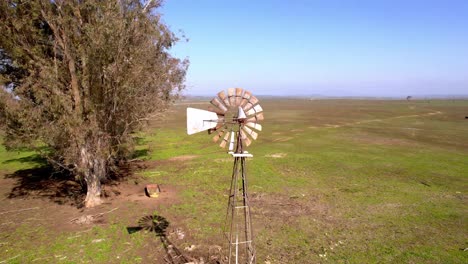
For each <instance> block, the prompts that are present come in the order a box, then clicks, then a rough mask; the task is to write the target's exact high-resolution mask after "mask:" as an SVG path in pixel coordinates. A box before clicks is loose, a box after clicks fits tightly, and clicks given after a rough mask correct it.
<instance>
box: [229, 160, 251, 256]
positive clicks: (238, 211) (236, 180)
mask: <svg viewBox="0 0 468 264" xmlns="http://www.w3.org/2000/svg"><path fill="white" fill-rule="evenodd" d="M245 167H246V162H245V157H235V158H234V166H233V171H232V180H231V188H230V192H229V199H228V209H227V212H226V224H225V229H224V230H225V233H226V237H227V240H228V242H229V255H228V260H229V264H231V263H232V264H234V263H235V264H239V263H247V264H251V263H255V261H256V260H255V248H254V243H253V231H252V219H251V214H250V203H249V197H248V192H247V177H246V170H245V169H246V168H245Z"/></svg>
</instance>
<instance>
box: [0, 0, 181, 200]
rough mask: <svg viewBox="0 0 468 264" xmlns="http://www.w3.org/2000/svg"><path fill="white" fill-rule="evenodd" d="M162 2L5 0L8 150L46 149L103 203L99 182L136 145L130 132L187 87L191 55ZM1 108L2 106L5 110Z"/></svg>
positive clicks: (1, 44) (0, 11) (2, 43)
mask: <svg viewBox="0 0 468 264" xmlns="http://www.w3.org/2000/svg"><path fill="white" fill-rule="evenodd" d="M160 4H161V3H160V1H151V0H150V1H148V2H146V3H142V1H139V0H117V1H100V0H73V1H66V0H55V1H50V0H36V1H25V0H24V1H23V0H8V1H2V2H1V3H0V20H1V21H2V23H1V24H0V31H1V32H2V35H3V36H2V38H1V39H0V49H1V51H2V52H1V54H2V56H6V57H5V58H6V60H5V61H4V62H3V63H2V64H3V65H7V66H6V67H8V69H6V67H5V66H4V67H3V68H1V69H3V70H2V71H0V73H1V75H2V81H3V83H4V84H5V85H7V86H8V85H10V86H11V87H12V88H13V90H12V92H10V93H5V92H3V93H2V94H1V96H0V110H2V109H3V113H2V115H3V116H4V118H5V119H6V121H5V122H6V126H7V127H6V136H5V141H6V144H7V146H8V147H16V146H24V145H25V144H28V145H29V146H30V147H37V146H42V147H44V146H46V148H45V149H47V151H46V152H43V154H44V155H46V157H47V158H48V160H49V161H50V162H51V163H52V164H53V165H54V166H56V167H57V168H61V169H66V170H69V171H71V172H72V173H73V174H75V175H76V176H77V177H78V178H80V179H84V181H85V182H86V185H87V197H86V200H85V204H86V206H94V205H97V204H99V203H100V202H101V200H100V198H99V196H100V192H101V180H102V179H104V177H106V175H107V174H108V173H109V172H110V171H111V170H112V169H113V168H114V166H115V165H116V164H118V163H119V162H121V161H124V160H125V159H126V158H127V157H128V155H129V154H130V153H131V151H132V146H133V140H132V133H133V132H135V131H137V130H138V129H140V128H141V126H142V125H143V124H144V122H145V121H146V120H148V119H149V118H150V117H151V116H153V115H155V114H157V113H160V112H161V111H164V110H165V109H166V108H167V107H168V106H169V105H170V103H172V102H173V100H174V99H175V98H177V96H178V95H179V92H180V91H181V89H183V88H184V86H183V82H184V78H185V72H186V69H187V66H188V62H187V61H186V60H184V61H182V60H180V59H177V58H174V57H173V56H171V55H170V54H169V53H168V50H169V49H170V48H171V47H172V46H173V45H174V44H175V43H176V42H177V41H178V38H177V37H176V36H175V34H174V33H172V32H171V31H170V30H169V28H168V27H167V26H166V25H165V24H164V23H163V22H162V21H161V15H160V14H159V13H158V12H157V9H158V7H160ZM2 106H3V107H2Z"/></svg>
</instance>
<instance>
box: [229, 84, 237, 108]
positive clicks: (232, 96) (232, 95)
mask: <svg viewBox="0 0 468 264" xmlns="http://www.w3.org/2000/svg"><path fill="white" fill-rule="evenodd" d="M235 93H236V89H235V88H229V89H228V97H229V103H230V104H231V106H235V105H236V97H235Z"/></svg>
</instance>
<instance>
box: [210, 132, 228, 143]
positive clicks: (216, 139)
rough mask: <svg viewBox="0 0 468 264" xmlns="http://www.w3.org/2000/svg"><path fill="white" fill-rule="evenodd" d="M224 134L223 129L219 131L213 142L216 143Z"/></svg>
mask: <svg viewBox="0 0 468 264" xmlns="http://www.w3.org/2000/svg"><path fill="white" fill-rule="evenodd" d="M224 132H226V130H224V129H223V130H221V131H219V133H218V134H216V135H215V136H214V137H213V142H215V143H216V142H218V140H219V139H220V138H221V137H222V136H223V134H224Z"/></svg>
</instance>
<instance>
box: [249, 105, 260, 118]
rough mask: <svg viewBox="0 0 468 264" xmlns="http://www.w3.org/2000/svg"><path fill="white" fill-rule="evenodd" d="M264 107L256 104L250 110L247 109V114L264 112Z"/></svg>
mask: <svg viewBox="0 0 468 264" xmlns="http://www.w3.org/2000/svg"><path fill="white" fill-rule="evenodd" d="M262 111H263V109H262V107H261V106H260V105H259V104H258V105H256V106H254V107H253V108H252V109H250V110H249V111H247V115H249V116H250V115H254V114H257V113H260V112H262Z"/></svg>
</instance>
